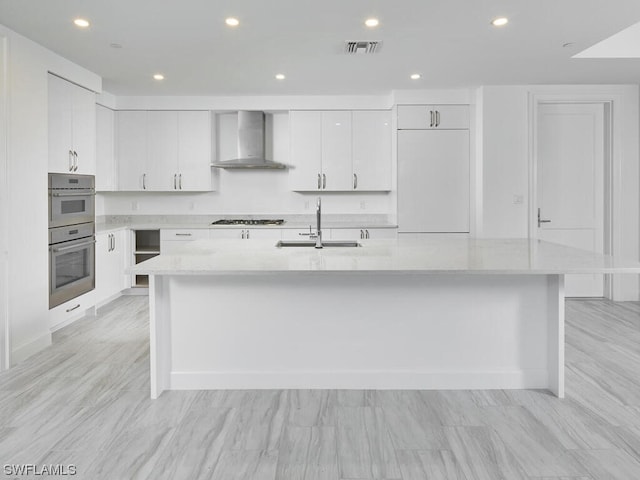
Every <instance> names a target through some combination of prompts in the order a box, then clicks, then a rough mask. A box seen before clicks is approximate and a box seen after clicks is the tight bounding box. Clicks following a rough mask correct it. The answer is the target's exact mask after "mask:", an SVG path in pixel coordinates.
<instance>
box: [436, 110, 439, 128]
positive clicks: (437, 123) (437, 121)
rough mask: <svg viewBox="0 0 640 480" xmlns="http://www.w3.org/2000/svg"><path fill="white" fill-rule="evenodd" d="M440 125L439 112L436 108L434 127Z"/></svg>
mask: <svg viewBox="0 0 640 480" xmlns="http://www.w3.org/2000/svg"><path fill="white" fill-rule="evenodd" d="M439 126H440V112H439V111H438V110H436V127H439Z"/></svg>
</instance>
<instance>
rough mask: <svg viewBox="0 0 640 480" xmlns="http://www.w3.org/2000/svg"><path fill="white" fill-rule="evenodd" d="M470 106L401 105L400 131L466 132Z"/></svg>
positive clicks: (399, 109)
mask: <svg viewBox="0 0 640 480" xmlns="http://www.w3.org/2000/svg"><path fill="white" fill-rule="evenodd" d="M468 128H469V106H468V105H400V106H398V130H429V129H438V130H450V129H453V130H457V129H461V130H466V129H468Z"/></svg>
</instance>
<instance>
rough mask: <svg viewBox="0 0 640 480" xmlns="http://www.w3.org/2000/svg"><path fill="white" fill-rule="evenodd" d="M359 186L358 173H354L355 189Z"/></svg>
mask: <svg viewBox="0 0 640 480" xmlns="http://www.w3.org/2000/svg"><path fill="white" fill-rule="evenodd" d="M357 188H358V175H356V174H355V173H354V174H353V189H354V190H356V189H357Z"/></svg>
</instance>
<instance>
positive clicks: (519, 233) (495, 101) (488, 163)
mask: <svg viewBox="0 0 640 480" xmlns="http://www.w3.org/2000/svg"><path fill="white" fill-rule="evenodd" d="M527 92H528V90H527V87H526V86H500V87H490V86H489V87H482V88H481V89H480V95H481V97H482V108H481V109H480V112H481V113H480V122H481V125H482V135H481V136H480V135H479V137H481V140H482V150H481V152H480V155H481V158H480V160H478V161H479V162H480V163H481V169H480V170H481V171H482V191H483V195H482V210H481V212H482V213H481V214H479V215H480V217H481V220H480V222H481V223H480V228H479V232H481V235H482V236H484V237H489V238H509V237H527V236H528V210H527V208H528V207H527V196H528V191H529V167H528V165H529V163H528V162H529V159H528V152H529V150H528V148H529V147H528V116H527V111H528V110H527V101H528V100H527V99H528V97H527ZM514 195H521V196H523V197H524V199H523V200H524V203H522V204H514V203H513V202H514Z"/></svg>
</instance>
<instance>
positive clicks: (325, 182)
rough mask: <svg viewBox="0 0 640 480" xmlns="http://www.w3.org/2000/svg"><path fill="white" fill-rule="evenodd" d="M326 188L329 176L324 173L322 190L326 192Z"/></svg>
mask: <svg viewBox="0 0 640 480" xmlns="http://www.w3.org/2000/svg"><path fill="white" fill-rule="evenodd" d="M325 188H327V176H326V175H325V174H324V173H323V174H322V189H323V190H324V189H325Z"/></svg>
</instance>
